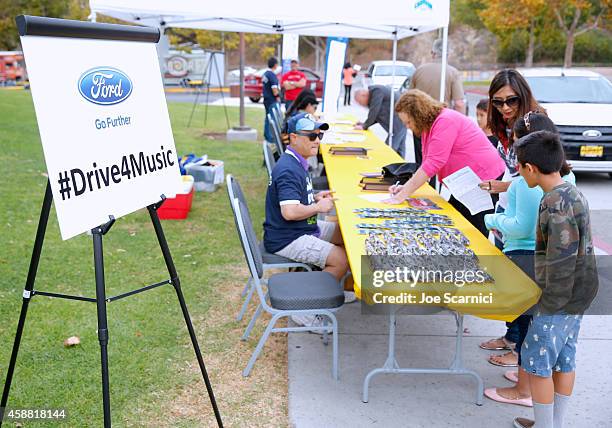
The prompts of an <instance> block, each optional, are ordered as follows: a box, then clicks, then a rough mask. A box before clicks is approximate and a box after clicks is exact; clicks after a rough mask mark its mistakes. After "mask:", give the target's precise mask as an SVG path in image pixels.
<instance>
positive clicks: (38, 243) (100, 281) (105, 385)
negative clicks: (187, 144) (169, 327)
mask: <svg viewBox="0 0 612 428" xmlns="http://www.w3.org/2000/svg"><path fill="white" fill-rule="evenodd" d="M52 200H53V196H52V194H51V185H50V183H49V182H48V181H47V188H46V190H45V197H44V200H43V204H42V209H41V212H40V220H39V222H38V229H37V231H36V239H35V241H34V249H33V250H32V258H31V259H30V267H29V270H28V278H27V280H26V285H25V290H24V292H23V302H22V305H21V314H20V316H19V323H18V324H17V332H16V333H15V341H14V343H13V351H12V353H11V360H10V363H9V367H8V370H7V373H6V382H5V384H4V389H3V391H2V401H1V402H0V426H2V419H3V413H4V409H5V408H6V404H7V402H8V396H9V391H10V389H11V383H12V380H13V373H14V370H15V364H16V362H17V354H18V353H19V345H20V343H21V336H22V334H23V329H24V326H25V320H26V315H27V312H28V306H29V304H30V300H31V299H32V298H33V297H34V296H36V295H40V296H48V297H55V298H60V299H69V300H81V301H85V302H95V303H96V306H97V312H98V340H99V341H100V357H101V363H102V400H103V409H104V426H105V427H110V426H111V411H110V389H109V374H108V353H107V346H108V327H107V322H106V304H107V303H110V302H114V301H115V300H119V299H123V298H124V297H128V296H131V295H134V294H138V293H141V292H143V291H147V290H151V289H153V288H157V287H160V286H162V285H166V284H172V286H173V287H174V290H175V291H176V296H177V297H178V300H179V303H180V305H181V310H182V312H183V317H184V318H185V324H186V325H187V330H189V336H190V338H191V343H192V345H193V349H194V351H195V354H196V357H197V359H198V364H199V365H200V371H201V372H202V377H203V379H204V383H205V384H206V389H207V391H208V396H209V397H210V402H211V405H212V408H213V410H214V412H215V418H216V419H217V424H218V426H219V427H222V426H223V422H222V420H221V414H220V413H219V409H218V407H217V403H216V400H215V396H214V392H213V389H212V385H211V384H210V380H209V379H208V374H207V372H206V367H205V365H204V360H203V359H202V353H201V351H200V347H199V345H198V339H197V337H196V335H195V331H194V329H193V325H192V323H191V317H190V316H189V312H188V311H187V304H186V303H185V298H184V297H183V292H182V290H181V282H180V279H179V277H178V274H177V272H176V268H175V267H174V262H173V261H172V256H171V255H170V249H169V248H168V243H167V241H166V237H165V235H164V231H163V229H162V226H161V223H160V221H159V217H158V215H157V209H158V208H159V207H160V206H161V205H162V204H163V202H164V201H165V197H163V196H162V200H161V201H160V202H158V203H156V204H153V205H149V206H148V207H147V209H148V210H149V215H150V217H151V222H152V223H153V228H154V229H155V234H156V235H157V241H158V242H159V246H160V248H161V251H162V255H163V256H164V261H165V263H166V268H167V269H168V274H169V275H170V279H167V280H165V281H161V282H158V283H155V284H151V285H148V286H146V287H142V288H139V289H137V290H133V291H130V292H127V293H123V294H120V295H117V296H113V297H108V298H107V297H106V290H105V282H104V256H103V248H102V237H103V236H104V235H106V233H107V232H108V231H109V230H110V228H111V227H112V226H113V224H114V223H115V219H114V218H112V217H111V218H110V220H109V221H108V222H107V223H106V224H104V225H101V226H98V227H96V228H94V229H92V230H91V233H92V236H93V250H94V267H95V277H96V298H95V299H94V298H91V297H82V296H73V295H67V294H60V293H52V292H47V291H38V290H35V289H34V282H35V281H36V272H37V270H38V263H39V261H40V255H41V251H42V246H43V241H44V239H45V232H46V230H47V221H48V219H49V212H50V211H51V202H52Z"/></svg>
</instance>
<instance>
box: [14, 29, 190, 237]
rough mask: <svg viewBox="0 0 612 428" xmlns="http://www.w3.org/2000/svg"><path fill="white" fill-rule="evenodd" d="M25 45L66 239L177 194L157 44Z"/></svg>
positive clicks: (38, 40)
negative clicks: (110, 217) (163, 196)
mask: <svg viewBox="0 0 612 428" xmlns="http://www.w3.org/2000/svg"><path fill="white" fill-rule="evenodd" d="M21 44H22V46H23V52H24V55H25V60H26V65H27V68H28V75H29V78H30V84H31V89H32V98H33V100H34V108H35V110H36V118H37V120H38V129H39V132H40V138H41V141H42V145H43V151H44V155H45V162H46V164H47V173H48V174H49V180H50V182H51V189H52V191H53V201H54V203H55V210H56V213H57V218H58V222H59V227H60V232H61V235H62V238H63V239H68V238H71V237H73V236H75V235H78V234H80V233H82V232H84V231H87V230H90V229H92V228H94V227H96V226H99V225H101V224H104V223H106V222H107V221H108V220H109V215H112V216H114V217H115V218H118V217H121V216H123V215H126V214H129V213H131V212H134V211H136V210H138V209H140V208H143V207H145V206H147V205H150V204H152V203H155V202H157V201H159V200H160V196H161V195H162V194H163V195H165V196H167V197H173V196H175V194H176V192H177V190H179V189H180V184H181V179H180V172H179V168H178V160H177V154H176V148H175V146H174V139H173V137H172V129H171V128H170V120H169V117H168V108H167V106H166V99H165V96H164V90H163V85H162V80H161V73H160V69H159V62H158V59H157V52H156V49H155V44H154V43H145V42H127V41H113V40H91V39H75V38H58V37H40V36H23V37H21ZM58 54H61V55H60V56H59V57H58Z"/></svg>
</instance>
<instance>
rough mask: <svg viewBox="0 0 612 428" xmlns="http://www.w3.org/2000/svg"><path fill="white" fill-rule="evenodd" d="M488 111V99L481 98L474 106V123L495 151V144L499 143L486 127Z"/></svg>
mask: <svg viewBox="0 0 612 428" xmlns="http://www.w3.org/2000/svg"><path fill="white" fill-rule="evenodd" d="M488 110H489V99H488V98H483V99H481V100H480V101H478V104H476V122H478V126H479V127H480V129H482V132H484V133H485V135H486V136H487V138H488V139H489V141H490V142H491V144H493V147H495V148H496V149H497V144H498V143H499V138H497V137H496V136H495V135H493V133H492V132H491V130H490V129H489V127H488V126H487V112H488Z"/></svg>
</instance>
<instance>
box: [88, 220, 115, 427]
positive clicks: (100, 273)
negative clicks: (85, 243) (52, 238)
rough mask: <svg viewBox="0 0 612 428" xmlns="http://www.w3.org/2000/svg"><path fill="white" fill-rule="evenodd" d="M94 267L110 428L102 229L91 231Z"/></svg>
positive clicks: (104, 402) (106, 423) (104, 395)
mask: <svg viewBox="0 0 612 428" xmlns="http://www.w3.org/2000/svg"><path fill="white" fill-rule="evenodd" d="M91 232H92V235H93V250H94V267H95V275H96V303H97V309H98V340H99V341H100V362H101V363H102V406H103V409H104V427H105V428H110V426H111V412H110V386H109V379H108V377H109V375H108V349H107V347H108V325H107V320H106V291H105V284H104V252H103V248H102V236H103V234H104V233H105V232H104V230H103V228H102V227H97V228H95V229H93V230H92V231H91Z"/></svg>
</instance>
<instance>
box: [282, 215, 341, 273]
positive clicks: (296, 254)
mask: <svg viewBox="0 0 612 428" xmlns="http://www.w3.org/2000/svg"><path fill="white" fill-rule="evenodd" d="M317 225H318V226H319V230H320V231H321V233H320V235H319V237H318V238H317V237H316V236H313V235H303V236H300V237H299V238H298V239H296V240H295V241H293V242H291V243H290V244H289V245H287V246H286V247H285V248H283V249H282V250H280V251H277V252H276V254H278V255H279V256H283V257H286V258H288V259H291V260H295V261H296V262H300V263H306V264H309V265H314V266H318V267H320V268H321V269H323V268H325V262H326V261H327V256H329V252H330V251H331V250H332V248H334V244H332V243H331V242H329V241H331V239H332V236H334V232H335V231H336V227H338V225H337V223H334V222H331V221H322V220H318V221H317Z"/></svg>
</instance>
